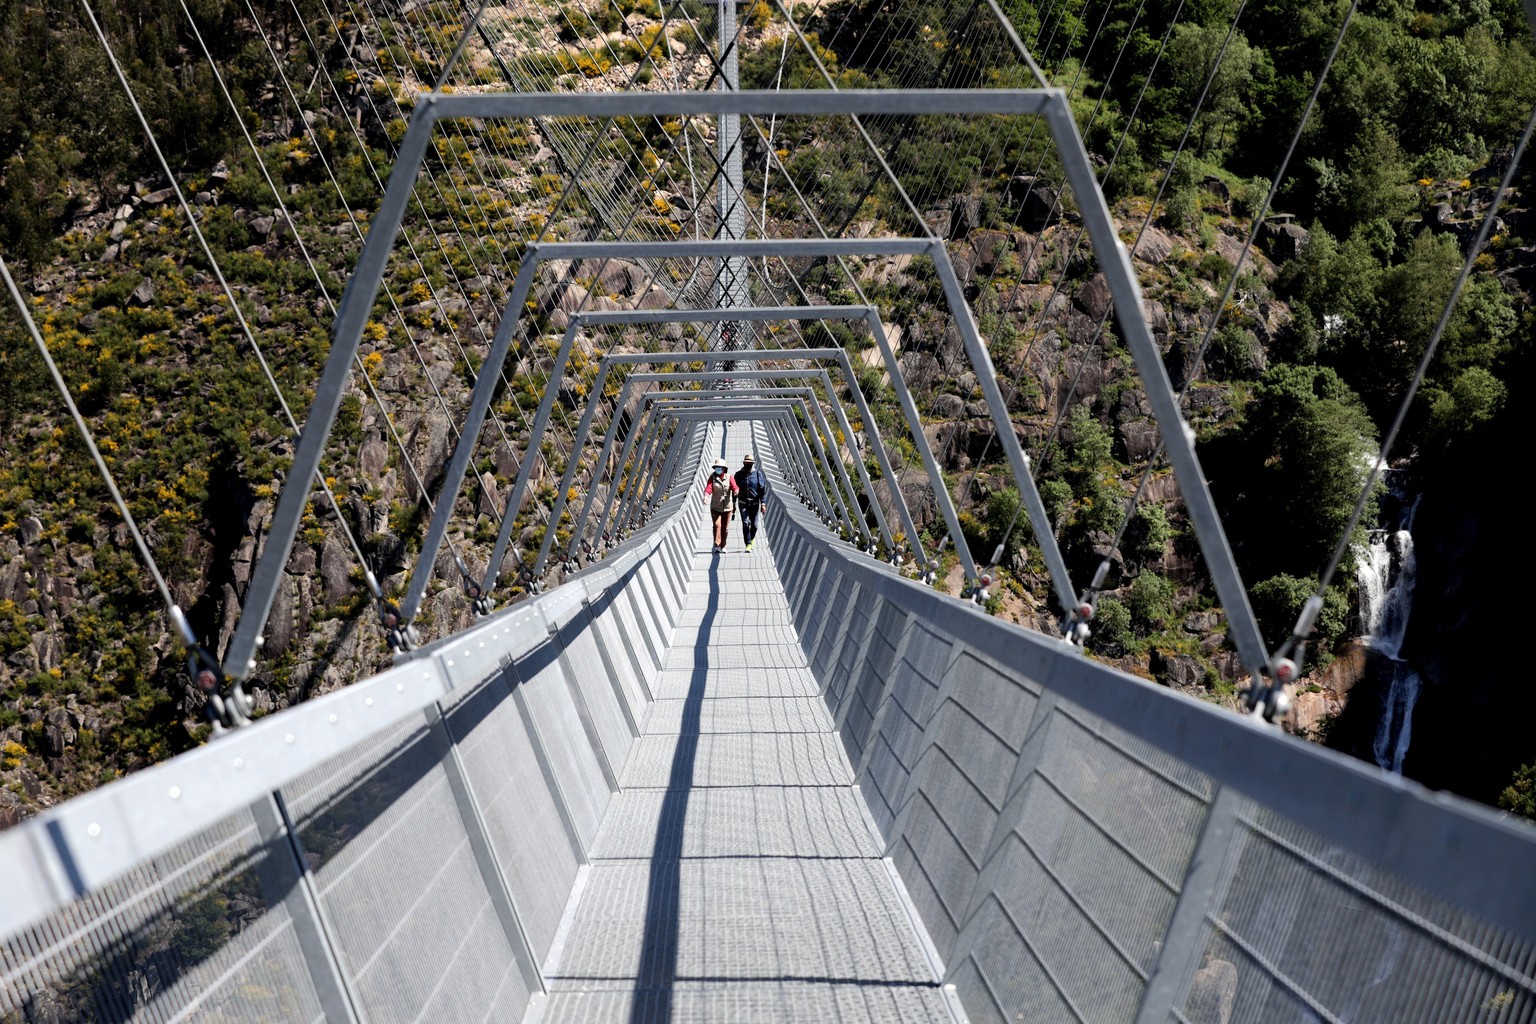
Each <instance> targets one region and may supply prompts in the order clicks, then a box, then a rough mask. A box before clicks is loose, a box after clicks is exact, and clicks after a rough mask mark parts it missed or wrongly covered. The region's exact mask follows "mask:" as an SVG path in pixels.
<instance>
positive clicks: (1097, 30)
mask: <svg viewBox="0 0 1536 1024" xmlns="http://www.w3.org/2000/svg"><path fill="white" fill-rule="evenodd" d="M1107 12H1109V3H1106V5H1104V12H1103V14H1101V17H1100V23H1098V26H1097V28H1095V32H1094V41H1092V43H1091V49H1092V46H1097V41H1098V35H1100V34H1101V31H1103V25H1104V20H1106V18H1107ZM1068 49H1071V41H1069V45H1068ZM1063 60H1064V55H1063ZM1084 64H1086V60H1084ZM1084 64H1080V66H1078V75H1081V71H1083V66H1084ZM1075 84H1077V80H1074V86H1072V88H1075ZM1034 127H1035V126H1031V138H1032V134H1034ZM1026 147H1028V141H1026ZM1041 166H1043V158H1041ZM1037 177H1038V173H1037ZM1025 201H1026V203H1028V197H1026V200H1025ZM1003 415H1005V416H1006V415H1008V413H1006V399H1005V407H1003ZM994 438H995V434H994ZM952 444H954V434H951V447H952ZM1025 471H1026V473H1028V471H1029V470H1028V464H1026V467H1025ZM1044 525H1046V527H1049V524H1044ZM1041 542H1044V539H1043V537H1041ZM957 550H958V542H957ZM975 582H977V583H980V579H977V580H975ZM980 593H985V586H982V588H980V590H978V594H980ZM1063 603H1066V600H1063ZM1068 614H1069V617H1071V616H1074V614H1077V613H1075V611H1072V609H1071V606H1069V609H1068Z"/></svg>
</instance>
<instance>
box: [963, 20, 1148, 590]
mask: <svg viewBox="0 0 1536 1024" xmlns="http://www.w3.org/2000/svg"><path fill="white" fill-rule="evenodd" d="M1112 6H1113V0H1107V2H1106V3H1105V4H1104V10H1103V12H1102V13H1101V14H1100V15H1099V24H1098V26H1097V27H1096V28H1095V29H1094V32H1093V38H1092V39H1090V40H1089V42H1088V49H1087V51H1086V52H1085V53H1084V54H1083V57H1082V59H1081V60H1080V61H1079V62H1078V65H1077V73H1076V74H1075V75H1073V77H1072V84H1071V85H1069V86H1068V87H1067V95H1068V96H1069V97H1070V96H1071V95H1072V94H1073V93H1074V92H1076V91H1077V84H1078V82H1080V81H1081V80H1082V77H1083V71H1084V69H1086V68H1087V66H1088V60H1089V58H1090V57H1091V56H1092V55H1093V51H1094V50H1095V49H1096V48H1097V47H1098V44H1099V35H1100V34H1101V33H1102V32H1103V31H1104V23H1105V21H1106V20H1108V18H1109V11H1110V8H1111V7H1112ZM1144 6H1145V2H1144V0H1143V3H1142V4H1141V5H1139V6H1138V7H1137V8H1136V16H1135V18H1133V19H1132V20H1131V26H1130V28H1129V29H1127V30H1126V33H1125V38H1124V39H1123V40H1122V41H1121V44H1120V51H1119V53H1118V54H1116V56H1115V67H1116V68H1118V67H1119V65H1120V58H1121V56H1122V55H1123V54H1124V53H1125V47H1126V45H1127V44H1129V42H1130V39H1131V33H1132V32H1134V31H1135V29H1136V22H1137V20H1139V19H1140V17H1141V12H1142V9H1143V7H1144ZM1067 50H1068V51H1069V52H1070V50H1071V42H1069V43H1068V45H1067ZM1066 59H1067V54H1065V53H1064V54H1063V56H1062V60H1061V64H1065V63H1066ZM1059 66H1060V65H1058V68H1059ZM1113 77H1114V71H1113V70H1112V71H1111V72H1110V74H1109V77H1108V78H1106V79H1105V82H1104V89H1103V91H1101V92H1100V93H1099V98H1098V100H1097V101H1096V102H1095V104H1094V107H1093V113H1092V114H1090V115H1089V117H1088V123H1089V124H1090V125H1091V124H1092V123H1093V120H1094V118H1096V117H1098V113H1099V108H1100V107H1101V106H1102V105H1103V102H1104V98H1105V97H1106V96H1107V95H1108V94H1109V84H1110V81H1111V80H1112V79H1113ZM1038 123H1039V122H1038V121H1037V122H1036V125H1038ZM1034 127H1035V125H1031V126H1030V128H1031V135H1033V130H1034ZM1127 131H1129V126H1127ZM1026 146H1027V143H1026ZM1045 160H1046V152H1042V153H1041V155H1040V162H1039V163H1038V164H1037V165H1036V167H1035V173H1034V176H1033V178H1032V179H1031V181H1030V183H1029V187H1028V188H1027V189H1026V190H1025V192H1024V199H1023V201H1022V202H1021V203H1020V206H1019V211H1020V213H1022V212H1023V210H1024V208H1025V207H1026V206H1027V205H1028V204H1029V198H1030V196H1031V195H1032V194H1033V193H1034V188H1035V182H1037V181H1039V180H1040V174H1041V172H1042V171H1043V170H1044V169H1045ZM1011 177H1012V176H1011V175H1010V178H1011ZM1058 211H1061V213H1062V215H1063V216H1064V215H1065V211H1064V210H1063V208H1062V205H1061V197H1060V196H1059V195H1058V196H1057V197H1056V199H1055V200H1054V201H1053V202H1052V203H1051V208H1050V209H1049V210H1048V211H1047V212H1046V215H1045V222H1044V223H1043V224H1042V225H1041V228H1040V231H1039V232H1038V233H1037V234H1036V236H1035V242H1034V244H1033V245H1032V246H1030V252H1029V256H1028V257H1026V262H1027V261H1028V260H1033V259H1034V258H1035V255H1036V254H1037V253H1038V252H1039V250H1040V247H1041V246H1042V245H1044V244H1045V232H1046V229H1047V228H1049V227H1050V221H1051V217H1052V216H1053V215H1055V214H1057V212H1058ZM1084 230H1086V229H1079V231H1078V234H1077V239H1078V240H1079V241H1080V240H1081V239H1082V237H1083V231H1084ZM1076 252H1077V243H1076V242H1074V243H1073V246H1072V253H1071V254H1069V255H1068V256H1067V258H1066V259H1065V260H1063V262H1062V267H1061V273H1060V275H1059V276H1058V277H1057V280H1056V285H1055V286H1054V287H1053V288H1052V291H1051V295H1050V298H1048V299H1046V302H1045V306H1044V307H1043V308H1042V309H1041V310H1040V320H1039V324H1038V325H1037V326H1036V328H1035V337H1036V338H1038V337H1039V333H1040V327H1041V326H1043V325H1044V323H1045V318H1046V316H1047V315H1049V313H1050V308H1051V302H1052V301H1053V300H1054V299H1055V297H1056V294H1057V292H1058V290H1059V289H1060V287H1061V283H1062V282H1063V281H1064V280H1066V276H1067V270H1068V268H1069V267H1070V266H1071V262H1072V255H1075V254H1076ZM996 279H997V268H996V266H994V267H993V268H992V274H991V276H989V277H988V279H987V284H986V286H985V287H986V289H987V290H990V289H991V287H992V283H993V282H994V281H995V280H996ZM1022 285H1023V281H1022V280H1020V281H1019V282H1017V283H1015V284H1014V287H1013V291H1012V293H1010V295H1009V296H1008V301H1007V302H1006V303H1004V306H1005V307H1006V306H1011V305H1012V304H1013V302H1014V299H1015V298H1016V297H1017V296H1018V292H1019V288H1020V287H1022ZM1033 349H1034V339H1031V341H1030V343H1029V345H1027V346H1025V349H1024V357H1023V359H1022V360H1021V366H1022V367H1023V368H1024V372H1027V371H1028V367H1029V356H1030V353H1031V352H1032V351H1033ZM1017 391H1018V388H1017V387H1016V386H1014V384H1013V380H1012V379H1010V380H1009V394H1008V400H1009V401H1012V399H1013V395H1014V394H1015V393H1017ZM996 437H997V434H996V432H993V433H992V434H991V435H989V436H988V438H987V442H986V444H984V445H983V446H982V450H981V457H980V458H979V459H977V460H976V463H975V465H974V466H973V467H972V469H971V475H970V477H969V478H968V479H967V480H966V482H965V486H964V487H963V488H962V489H961V492H960V504H961V505H964V504H965V503H966V501H968V500H969V499H970V496H971V490H972V489H973V488H974V487H975V485H976V478H977V477H978V476H979V475H980V474H981V467H982V465H983V464H984V463H985V462H986V458H987V454H988V453H989V452H990V451H991V450H992V442H993V440H995V439H996ZM1020 508H1022V506H1020ZM1017 514H1018V513H1017V510H1016V511H1015V519H1017ZM1042 525H1043V526H1045V527H1047V528H1049V527H1050V524H1049V523H1045V524H1042ZM1012 530H1013V526H1012V524H1010V526H1009V530H1008V532H1009V533H1010V534H1011V533H1012ZM1003 546H1004V545H1000V546H999V547H1000V548H1001V547H1003ZM994 560H995V559H994Z"/></svg>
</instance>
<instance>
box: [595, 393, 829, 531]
mask: <svg viewBox="0 0 1536 1024" xmlns="http://www.w3.org/2000/svg"><path fill="white" fill-rule="evenodd" d="M721 394H722V392H718V391H695V392H675V391H656V392H652V393H650V394H648V395H645V396H644V397H643V399H642V402H641V408H640V413H639V416H638V417H637V422H636V426H635V427H633V428H632V429H631V430H630V433H629V438H628V440H627V441H626V442H625V445H624V448H623V450H622V451H621V452H620V454H619V459H618V466H619V467H620V468H619V470H617V471H616V472H622V471H623V469H622V468H623V467H624V466H625V465H627V464H629V461H630V453H631V452H632V451H633V450H634V446H635V439H636V438H638V437H645V436H648V435H649V431H650V429H652V428H653V426H654V424H655V423H656V422H657V421H658V420H659V418H660V417H659V415H658V417H657V420H650V426H641V425H640V424H646V423H647V421H648V420H649V419H650V416H651V414H652V413H653V412H656V413H658V414H659V413H663V412H666V413H673V414H681V413H684V412H686V413H690V414H692V413H704V412H714V411H717V410H725V411H730V410H734V409H739V408H742V407H744V406H748V405H750V406H751V408H752V409H753V410H754V411H751V412H747V413H744V414H742V415H739V416H738V415H734V414H733V415H731V416H723V415H721V416H713V415H705V416H703V417H702V418H704V419H713V420H725V419H753V418H766V417H764V416H763V415H762V413H763V412H775V413H778V412H789V411H793V410H795V409H799V410H801V411H803V410H804V405H803V403H802V402H798V401H795V402H770V401H769V400H767V399H762V400H759V401H750V400H748V399H747V398H746V397H745V394H749V393H743V397H737V398H732V399H721V398H720V395H721ZM705 399H708V400H711V401H712V402H713V404H711V405H708V406H706V405H703V404H699V405H693V404H691V402H692V401H693V400H700V401H702V400H705ZM805 415H806V417H807V419H809V413H805ZM802 443H803V439H802ZM612 444H613V437H612V436H611V435H610V436H609V437H608V438H606V439H605V441H604V446H603V450H602V452H601V453H600V454H599V456H598V459H599V465H602V464H605V463H606V462H607V460H608V454H609V452H610V451H611V450H612ZM645 444H646V442H644V441H642V443H641V451H642V453H643V452H644V450H645ZM644 463H645V456H644V455H643V454H642V456H641V458H640V459H639V464H640V465H642V466H643V465H644ZM823 467H824V469H825V463H824V462H823ZM826 473H827V477H828V479H831V470H830V469H826ZM633 478H634V474H631V475H630V481H632V480H633ZM816 479H818V480H819V479H820V478H819V477H818V478H816ZM628 482H629V481H627V483H628ZM834 486H835V485H834ZM628 490H629V488H628V487H627V486H626V488H625V493H626V494H627V493H628ZM616 491H617V488H614V487H611V488H609V491H608V497H607V499H606V500H605V501H604V503H603V511H602V515H601V516H600V517H599V518H598V526H597V532H598V536H599V537H609V536H613V535H615V534H616V533H617V531H618V526H619V524H620V523H622V522H623V520H624V507H625V506H627V505H628V500H627V499H626V500H625V501H624V503H623V505H622V506H621V508H620V510H619V514H618V516H616V517H615V518H614V526H613V527H611V528H610V526H609V525H608V524H609V512H610V511H611V510H612V508H613V503H614V499H615V496H616ZM823 496H824V497H825V498H826V503H825V505H824V508H826V509H827V511H828V514H830V511H831V508H832V505H833V501H832V498H831V495H830V494H825V493H824V495H823ZM590 507H591V506H590V502H589V503H588V504H587V505H586V506H584V507H583V509H582V514H581V516H580V518H578V519H577V521H576V523H575V532H574V533H573V534H572V537H573V538H579V537H581V536H582V535H583V534H584V533H585V532H586V522H587V513H588V509H589V508H590ZM850 532H851V527H850Z"/></svg>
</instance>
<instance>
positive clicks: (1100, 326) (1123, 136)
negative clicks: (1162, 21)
mask: <svg viewBox="0 0 1536 1024" xmlns="http://www.w3.org/2000/svg"><path fill="white" fill-rule="evenodd" d="M1183 10H1184V0H1179V3H1178V6H1176V7H1175V8H1174V11H1173V17H1172V19H1171V20H1169V22H1168V27H1167V29H1166V30H1165V31H1164V32H1163V38H1162V41H1161V42H1160V43H1159V44H1158V47H1157V53H1156V55H1155V56H1154V57H1153V58H1152V65H1151V67H1149V68H1148V69H1147V73H1146V75H1145V76H1144V77H1143V78H1142V82H1141V89H1140V90H1139V91H1138V92H1137V94H1136V102H1135V103H1133V104H1131V112H1130V114H1129V115H1128V116H1127V117H1126V120H1125V128H1124V129H1123V130H1122V131H1121V133H1120V139H1119V141H1117V142H1116V143H1115V151H1114V153H1112V154H1111V155H1110V158H1109V165H1108V167H1107V168H1106V169H1105V174H1106V176H1107V175H1108V173H1109V169H1110V168H1113V167H1114V166H1115V163H1116V161H1118V160H1119V158H1120V151H1121V149H1122V148H1123V147H1124V146H1125V143H1126V140H1127V139H1128V138H1129V137H1130V133H1131V125H1132V124H1134V123H1135V121H1136V115H1137V114H1138V113H1140V111H1141V101H1142V100H1143V99H1144V98H1145V97H1146V95H1147V89H1148V87H1149V86H1150V85H1151V84H1152V79H1153V77H1154V76H1155V75H1156V74H1157V69H1158V66H1159V64H1161V63H1162V59H1163V52H1164V50H1165V49H1166V48H1167V46H1168V40H1169V38H1170V37H1171V36H1172V35H1173V30H1174V27H1175V26H1176V25H1178V23H1179V15H1180V14H1181V13H1182V12H1183ZM1191 123H1192V122H1191ZM1186 133H1187V128H1186ZM1186 137H1187V134H1186ZM1182 152H1183V146H1182V145H1181V146H1180V148H1179V150H1178V151H1177V152H1176V153H1175V154H1174V158H1173V161H1172V162H1171V163H1170V168H1169V171H1170V173H1169V174H1167V175H1164V177H1163V181H1162V183H1161V184H1160V185H1159V187H1158V191H1157V197H1156V198H1155V199H1153V201H1152V205H1151V207H1150V210H1151V211H1152V212H1153V213H1155V212H1156V210H1157V203H1158V201H1159V200H1161V199H1162V196H1163V190H1164V189H1166V188H1167V187H1168V183H1169V182H1170V181H1172V173H1171V172H1172V164H1173V163H1177V162H1178V157H1179V154H1180V153H1182ZM1151 223H1152V217H1151V216H1150V215H1149V216H1147V217H1145V218H1143V219H1142V222H1141V227H1140V229H1138V230H1137V232H1136V238H1135V239H1134V240H1133V241H1132V242H1131V247H1130V254H1131V256H1132V257H1134V256H1135V255H1136V250H1137V249H1139V248H1140V247H1141V240H1142V238H1143V237H1145V235H1146V231H1147V227H1148V226H1149V225H1150V224H1151ZM1082 235H1083V232H1082V231H1079V232H1078V239H1081V238H1082ZM1076 249H1077V243H1076V242H1074V243H1073V251H1074V252H1076ZM1068 262H1069V263H1070V262H1071V261H1070V260H1068ZM1046 305H1047V306H1049V305H1050V303H1049V302H1047V303H1046ZM1112 309H1113V305H1112V304H1111V305H1108V306H1106V307H1105V308H1104V313H1103V314H1102V315H1101V316H1100V317H1099V322H1098V323H1097V324H1095V325H1094V349H1093V351H1095V352H1101V351H1102V350H1103V343H1104V325H1105V323H1106V322H1107V321H1108V320H1109V315H1110V312H1111V310H1112ZM1033 346H1034V342H1033V340H1031V342H1030V347H1031V348H1032V347H1033ZM1087 365H1088V364H1087V360H1086V359H1085V360H1084V361H1083V362H1082V363H1080V364H1079V365H1078V371H1077V373H1076V374H1075V375H1074V376H1073V378H1072V386H1071V387H1070V388H1069V389H1068V391H1067V401H1066V402H1065V403H1058V408H1057V412H1056V416H1055V419H1054V422H1053V423H1052V424H1051V430H1050V433H1049V434H1048V435H1047V436H1046V439H1045V443H1044V445H1042V447H1041V450H1040V464H1041V468H1042V469H1043V468H1044V466H1045V463H1046V460H1048V459H1049V458H1050V454H1051V446H1052V444H1054V443H1055V440H1056V435H1057V432H1058V431H1059V430H1060V428H1061V424H1062V422H1063V420H1064V414H1063V412H1062V409H1063V408H1065V407H1066V406H1070V405H1071V403H1072V398H1073V396H1075V395H1076V394H1077V387H1078V384H1079V382H1080V381H1081V380H1082V376H1083V369H1084V368H1085V367H1086V366H1087ZM1009 531H1010V532H1011V531H1012V525H1011V524H1010V527H1009ZM1005 536H1006V535H1005Z"/></svg>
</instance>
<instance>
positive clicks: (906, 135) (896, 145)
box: [784, 0, 980, 264]
mask: <svg viewBox="0 0 1536 1024" xmlns="http://www.w3.org/2000/svg"><path fill="white" fill-rule="evenodd" d="M979 9H980V0H974V2H973V3H971V4H970V6H968V7H967V8H966V19H965V23H964V24H963V25H961V26H960V27H959V28H958V29H957V30H956V31H955V32H952V33H950V35H951V36H952V37H953V36H958V35H961V34H963V33H964V31H965V30H966V29H967V28H968V27H969V26H970V23H971V18H972V16H973V15H975V13H976V12H977V11H978V10H979ZM784 38H785V41H786V42H788V39H789V37H788V36H785V37H784ZM958 49H959V48H958V47H956V46H947V47H945V48H944V56H943V57H941V58H939V66H938V68H937V69H935V71H934V75H933V80H932V81H931V82H925V83H922V84H923V85H925V86H928V87H931V88H937V87H938V85H939V83H940V82H942V81H943V80H944V71H945V69H946V68H948V67H949V62H950V59H951V58H952V57H953V56H954V55H955V53H957V52H958ZM897 84H898V86H900V87H905V86H906V84H907V83H905V82H901V81H900V80H899V79H898V81H897ZM871 120H872V121H875V120H876V119H874V118H872V119H871ZM878 120H879V121H887V122H896V121H899V122H900V123H901V127H900V130H899V131H898V132H897V133H896V139H895V140H894V141H893V142H890V143H889V144H888V145H889V147H890V151H891V154H892V157H893V158H895V154H896V153H897V152H898V151H899V150H900V147H901V144H902V143H903V142H906V141H907V140H908V139H910V138H911V136H912V133H913V132H914V131H916V130H917V124H918V118H917V117H896V116H892V117H889V118H880V119H878ZM967 155H969V154H967ZM878 181H879V179H878V178H877V177H876V176H875V175H870V176H869V180H868V181H867V182H865V184H864V191H863V193H862V194H861V195H860V196H859V198H858V199H856V200H855V201H854V202H853V205H852V206H851V207H850V208H849V210H848V214H847V216H845V217H844V218H843V223H842V224H841V225H840V226H839V227H838V229H837V237H839V238H841V237H842V236H843V234H844V233H845V232H847V230H848V228H849V227H850V226H852V224H853V220H854V218H855V217H857V216H858V215H859V211H860V210H861V209H863V208H864V204H865V203H866V202H868V201H869V197H870V196H871V195H873V194H874V191H875V188H876V185H877V183H878ZM825 262H826V257H822V258H821V259H819V260H817V261H816V263H817V264H824V263H825Z"/></svg>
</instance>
